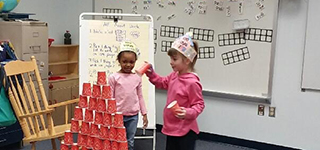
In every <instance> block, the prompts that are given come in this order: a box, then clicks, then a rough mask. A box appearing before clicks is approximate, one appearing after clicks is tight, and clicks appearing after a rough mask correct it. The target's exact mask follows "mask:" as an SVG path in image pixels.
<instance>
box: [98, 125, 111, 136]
mask: <svg viewBox="0 0 320 150" xmlns="http://www.w3.org/2000/svg"><path fill="white" fill-rule="evenodd" d="M100 138H102V139H108V138H109V127H108V126H100Z"/></svg>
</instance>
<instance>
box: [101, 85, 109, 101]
mask: <svg viewBox="0 0 320 150" xmlns="http://www.w3.org/2000/svg"><path fill="white" fill-rule="evenodd" d="M102 98H107V99H110V98H111V87H110V86H109V85H104V86H102Z"/></svg>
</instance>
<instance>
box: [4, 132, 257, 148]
mask: <svg viewBox="0 0 320 150" xmlns="http://www.w3.org/2000/svg"><path fill="white" fill-rule="evenodd" d="M75 138H76V136H75ZM56 143H57V146H59V147H60V143H59V141H58V140H56ZM152 144H153V142H152V139H136V140H135V150H152V146H153V145H152ZM165 145H166V136H165V135H163V134H162V133H160V132H157V135H156V150H165ZM30 149H31V145H25V146H23V147H22V148H21V149H20V148H18V147H17V146H16V145H11V146H7V147H0V150H30ZM36 149H37V150H51V149H52V147H51V141H50V140H47V141H41V142H37V143H36ZM196 150H255V149H251V148H246V147H241V146H236V145H230V144H225V143H218V142H212V141H203V140H197V142H196Z"/></svg>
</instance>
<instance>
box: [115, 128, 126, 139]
mask: <svg viewBox="0 0 320 150" xmlns="http://www.w3.org/2000/svg"><path fill="white" fill-rule="evenodd" d="M126 135H127V133H126V128H125V127H122V128H117V139H116V140H117V141H121V142H124V141H127V136H126Z"/></svg>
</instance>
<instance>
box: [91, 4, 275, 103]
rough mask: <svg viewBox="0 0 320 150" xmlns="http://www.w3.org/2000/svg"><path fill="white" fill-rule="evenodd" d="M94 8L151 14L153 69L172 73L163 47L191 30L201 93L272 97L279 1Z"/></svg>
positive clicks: (165, 73) (109, 11)
mask: <svg viewBox="0 0 320 150" xmlns="http://www.w3.org/2000/svg"><path fill="white" fill-rule="evenodd" d="M94 11H95V12H103V13H114V12H117V13H133V14H134V13H143V14H144V13H146V14H150V15H152V16H153V18H154V22H155V26H154V57H155V68H156V72H157V73H159V74H160V75H163V76H165V75H168V74H169V73H170V72H172V68H171V66H170V64H169V63H170V58H169V57H168V55H167V51H168V49H169V48H170V46H171V44H172V42H173V41H174V40H175V38H177V37H179V36H181V35H183V34H184V33H186V32H189V31H191V32H193V39H195V40H196V41H198V43H199V47H200V51H199V55H198V61H197V63H196V66H195V69H196V73H197V74H198V75H199V77H200V81H201V83H202V86H203V91H204V93H207V94H209V95H213V96H222V97H227V98H237V99H246V100H248V99H250V100H253V101H256V100H257V101H259V102H260V101H263V102H270V99H271V83H272V72H273V58H274V56H273V55H274V47H275V41H276V40H275V37H276V23H277V12H278V0H183V1H181V0H124V1H115V0H94Z"/></svg>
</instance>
